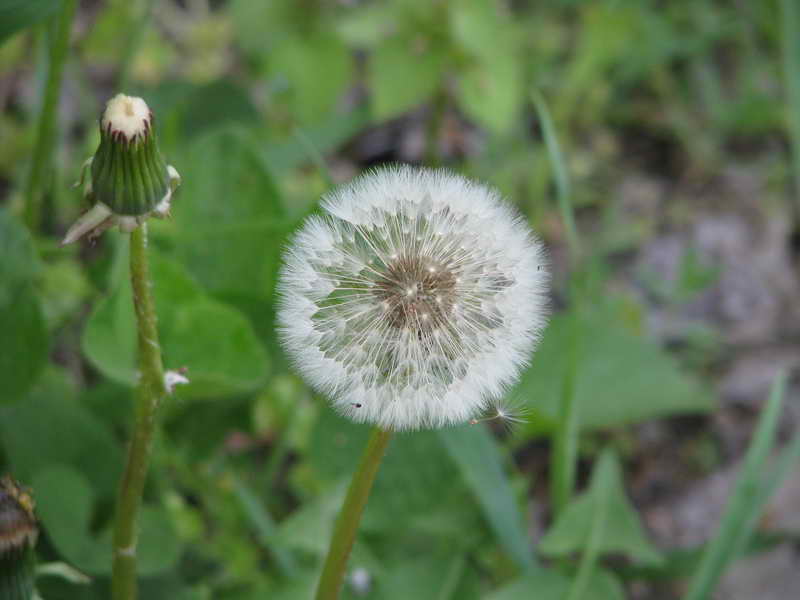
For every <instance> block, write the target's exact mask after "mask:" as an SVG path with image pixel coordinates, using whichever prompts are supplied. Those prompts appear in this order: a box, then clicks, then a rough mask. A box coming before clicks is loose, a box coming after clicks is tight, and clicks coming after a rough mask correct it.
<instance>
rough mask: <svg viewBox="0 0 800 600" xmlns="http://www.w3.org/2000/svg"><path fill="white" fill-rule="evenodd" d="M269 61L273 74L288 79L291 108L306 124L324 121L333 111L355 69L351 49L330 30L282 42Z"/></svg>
mask: <svg viewBox="0 0 800 600" xmlns="http://www.w3.org/2000/svg"><path fill="white" fill-rule="evenodd" d="M269 64H270V67H271V71H272V73H273V76H275V75H277V76H283V77H285V78H286V79H287V80H288V83H289V92H290V94H291V99H290V101H289V107H290V109H291V111H292V113H293V114H294V115H295V116H296V117H297V118H298V119H299V120H300V122H301V123H303V124H304V125H309V124H314V123H317V122H319V121H321V120H323V119H324V117H325V116H327V115H328V114H329V113H330V112H331V111H332V110H333V108H334V107H335V106H336V103H337V102H338V101H339V99H340V97H341V96H342V94H343V93H344V92H345V91H346V89H347V86H348V85H349V84H350V79H351V76H352V72H353V58H352V56H351V53H350V50H349V49H348V48H347V47H346V46H345V45H344V43H342V41H341V40H340V39H339V37H338V36H336V35H335V34H334V33H332V32H330V31H329V30H327V29H320V30H319V31H317V32H314V33H312V34H311V35H308V34H306V35H303V36H292V37H289V38H287V39H285V40H283V41H281V42H280V43H279V44H277V45H276V47H275V48H274V49H273V51H272V53H271V54H270V56H269Z"/></svg>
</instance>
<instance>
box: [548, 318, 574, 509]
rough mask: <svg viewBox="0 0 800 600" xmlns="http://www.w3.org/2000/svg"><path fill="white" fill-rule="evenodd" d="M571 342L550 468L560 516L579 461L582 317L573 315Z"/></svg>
mask: <svg viewBox="0 0 800 600" xmlns="http://www.w3.org/2000/svg"><path fill="white" fill-rule="evenodd" d="M568 341H569V345H568V355H567V366H566V369H565V371H564V381H563V384H562V386H561V399H560V402H559V414H558V421H557V422H556V428H555V431H554V432H553V451H552V452H551V454H550V459H551V463H550V469H551V472H552V473H553V476H552V486H551V502H552V509H553V513H554V515H556V516H557V515H559V514H560V513H561V511H562V510H563V509H564V507H565V506H566V505H567V504H568V503H569V501H570V498H571V497H572V492H573V490H574V489H575V472H576V470H577V462H578V436H579V435H580V410H579V407H578V403H577V400H576V397H577V395H576V393H575V381H576V379H577V375H578V362H579V344H580V323H579V315H578V314H573V315H572V316H571V318H570V321H569V340H568Z"/></svg>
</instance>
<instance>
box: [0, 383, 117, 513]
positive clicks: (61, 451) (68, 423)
mask: <svg viewBox="0 0 800 600" xmlns="http://www.w3.org/2000/svg"><path fill="white" fill-rule="evenodd" d="M125 394H126V395H129V394H130V391H129V390H125ZM114 400H116V401H119V400H120V399H118V398H115V399H114ZM0 440H2V442H1V443H2V447H3V450H4V452H5V455H6V457H7V459H8V462H9V466H10V467H11V470H12V472H13V473H14V474H15V476H16V477H18V478H19V479H20V480H23V481H31V480H32V479H33V478H34V477H35V476H36V475H37V474H38V473H39V472H41V471H42V470H44V469H45V468H46V467H48V466H50V465H54V464H63V465H71V466H73V467H74V468H76V469H80V470H81V472H83V473H85V474H86V475H87V476H88V477H90V478H91V480H92V483H93V485H94V488H95V492H96V493H97V494H99V495H102V496H103V497H104V498H111V497H112V496H113V494H114V493H115V491H116V489H117V486H118V484H119V476H120V474H121V472H122V452H121V450H120V448H119V446H118V445H117V443H116V441H115V440H114V437H113V435H112V434H111V431H110V429H109V427H108V425H107V424H106V423H104V422H102V421H100V420H99V419H97V418H96V417H95V416H94V415H92V414H91V413H90V412H89V411H88V410H87V409H86V407H85V406H83V405H82V404H81V403H80V402H79V401H78V400H77V399H76V397H75V390H74V387H73V386H72V385H71V384H70V382H69V380H68V379H67V375H66V373H65V372H60V371H56V370H54V369H51V370H47V371H45V373H44V375H43V376H42V378H41V379H40V381H39V382H38V383H37V385H36V386H35V387H34V389H33V390H32V391H31V392H29V394H28V395H27V397H26V399H25V401H24V402H19V403H17V404H13V405H10V406H5V407H0Z"/></svg>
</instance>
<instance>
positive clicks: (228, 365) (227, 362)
mask: <svg viewBox="0 0 800 600" xmlns="http://www.w3.org/2000/svg"><path fill="white" fill-rule="evenodd" d="M163 340H164V341H163V344H162V345H163V349H164V360H165V361H167V362H166V364H169V365H174V366H176V367H184V366H185V367H187V368H188V369H189V379H190V380H191V383H190V384H189V385H185V386H182V387H181V395H182V396H192V397H196V398H211V397H215V396H219V395H224V394H229V393H236V392H247V391H250V390H254V389H256V388H257V387H258V386H259V385H260V384H261V383H262V382H263V381H264V378H265V376H266V372H267V371H266V370H267V364H268V358H267V353H266V351H265V350H264V348H263V346H262V345H261V343H260V342H259V341H258V339H257V338H256V335H255V333H254V332H253V328H252V326H251V325H250V322H249V321H248V320H247V318H245V317H244V316H243V315H242V314H241V313H240V312H239V311H237V310H236V309H234V308H231V307H229V306H226V305H225V304H222V303H220V302H216V301H214V300H210V299H202V300H199V301H197V302H195V303H193V304H190V305H188V306H181V307H179V308H178V310H177V311H176V313H175V317H174V321H173V322H172V323H171V324H170V326H169V327H167V328H165V331H164V336H163Z"/></svg>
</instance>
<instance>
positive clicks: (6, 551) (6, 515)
mask: <svg viewBox="0 0 800 600" xmlns="http://www.w3.org/2000/svg"><path fill="white" fill-rule="evenodd" d="M38 533H39V529H38V527H37V526H36V518H35V517H34V514H33V500H32V499H31V497H30V495H29V494H28V493H26V492H25V491H24V490H22V488H20V487H19V486H18V485H17V484H16V483H15V482H14V481H12V480H11V479H10V478H8V477H4V478H3V479H0V598H2V600H31V599H32V598H34V597H35V596H34V556H33V547H34V545H35V544H36V537H37V535H38Z"/></svg>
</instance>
